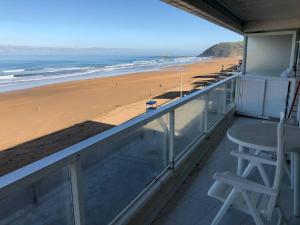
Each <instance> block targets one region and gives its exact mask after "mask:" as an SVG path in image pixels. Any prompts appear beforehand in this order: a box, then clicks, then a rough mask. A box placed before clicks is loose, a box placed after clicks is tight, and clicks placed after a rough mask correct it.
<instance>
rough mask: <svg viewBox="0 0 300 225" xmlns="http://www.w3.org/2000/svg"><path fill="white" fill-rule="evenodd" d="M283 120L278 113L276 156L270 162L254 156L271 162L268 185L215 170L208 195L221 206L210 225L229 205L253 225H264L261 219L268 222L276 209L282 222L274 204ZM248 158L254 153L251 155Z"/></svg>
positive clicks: (279, 173) (281, 166)
mask: <svg viewBox="0 0 300 225" xmlns="http://www.w3.org/2000/svg"><path fill="white" fill-rule="evenodd" d="M283 122H284V116H283V113H281V115H280V122H279V124H278V127H277V140H278V141H277V159H276V160H275V161H272V162H271V161H269V160H264V159H260V158H259V157H257V160H259V162H260V163H261V164H269V163H272V164H275V166H276V171H275V178H274V182H273V185H272V187H269V186H267V185H266V184H265V185H263V184H259V183H257V182H254V181H251V180H249V179H248V178H246V177H242V176H238V175H236V174H234V173H230V172H225V173H215V174H214V179H215V180H216V181H215V182H214V184H213V185H212V186H211V188H210V189H209V191H208V195H209V196H211V197H214V198H216V199H218V200H220V201H222V202H223V205H222V207H221V208H220V210H219V212H218V213H217V215H216V217H215V218H214V220H213V221H212V223H211V225H217V224H219V222H220V221H221V219H222V218H223V216H224V214H225V213H226V211H227V209H228V208H229V207H232V208H235V209H237V210H240V211H242V212H244V213H247V214H249V215H250V216H252V218H253V220H254V222H255V224H256V225H264V222H263V221H264V220H267V221H270V220H271V218H272V215H273V212H274V211H275V209H276V210H277V211H278V214H279V217H278V221H277V224H278V225H279V224H282V223H284V224H285V220H284V217H283V215H282V213H281V210H280V207H279V206H278V204H277V203H278V196H279V190H280V183H281V177H282V173H283V169H284V160H285V158H284V140H285V137H284V124H283ZM249 157H250V156H249ZM251 157H256V156H253V155H251Z"/></svg>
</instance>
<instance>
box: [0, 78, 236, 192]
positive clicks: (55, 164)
mask: <svg viewBox="0 0 300 225" xmlns="http://www.w3.org/2000/svg"><path fill="white" fill-rule="evenodd" d="M238 76H239V74H238V73H237V74H235V75H233V76H231V77H228V78H226V79H224V80H222V81H219V82H217V83H215V84H212V85H210V86H209V87H207V88H205V89H202V90H199V91H196V92H193V93H192V94H190V95H187V96H185V97H183V98H181V99H179V100H176V101H174V102H171V103H169V104H167V105H164V106H161V107H160V108H158V109H156V110H154V111H151V112H149V113H146V114H143V115H141V116H139V117H136V118H134V119H132V120H130V121H128V122H125V123H123V124H121V125H119V126H116V127H114V128H112V129H110V130H107V131H104V132H102V133H100V134H98V135H95V136H93V137H90V138H88V139H86V140H83V141H81V142H79V143H77V144H75V145H72V146H70V147H68V148H65V149H63V150H61V151H58V152H56V153H54V154H52V155H50V156H47V157H45V158H43V159H40V160H38V161H36V162H33V163H31V164H29V165H27V166H24V167H22V168H20V169H17V170H15V171H13V172H11V173H8V174H6V175H4V176H2V177H0V197H1V196H2V195H3V194H5V195H6V194H7V193H8V192H11V191H13V190H14V188H16V187H15V186H16V183H18V188H19V187H20V186H22V184H24V185H26V184H28V183H29V182H33V181H34V180H37V179H39V178H41V177H43V175H45V174H46V173H49V172H51V171H55V170H57V169H59V168H62V167H65V166H67V165H69V164H72V163H75V162H76V161H77V160H78V159H79V158H80V154H81V153H83V152H88V151H89V150H90V149H88V147H91V146H93V145H95V144H99V143H105V142H109V141H111V140H112V139H114V138H116V137H118V136H122V135H124V134H125V133H128V132H130V131H132V130H134V129H136V128H138V127H142V126H143V125H145V124H147V123H148V122H150V121H153V120H155V119H157V118H159V117H161V116H163V115H165V114H166V113H169V112H171V111H173V110H175V109H176V108H178V107H180V106H182V105H184V104H186V103H188V102H190V101H192V100H193V99H195V98H197V97H199V96H201V95H204V94H206V93H209V92H210V91H211V90H213V89H215V88H217V87H219V86H221V85H223V84H225V83H227V82H228V81H230V80H233V79H235V78H237V77H238Z"/></svg>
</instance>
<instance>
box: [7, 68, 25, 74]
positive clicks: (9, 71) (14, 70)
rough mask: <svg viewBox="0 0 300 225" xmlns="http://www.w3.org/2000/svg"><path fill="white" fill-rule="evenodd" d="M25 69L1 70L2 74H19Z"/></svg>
mask: <svg viewBox="0 0 300 225" xmlns="http://www.w3.org/2000/svg"><path fill="white" fill-rule="evenodd" d="M24 71H25V69H13V70H3V71H2V72H3V73H21V72H24Z"/></svg>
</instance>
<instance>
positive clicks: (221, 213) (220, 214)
mask: <svg viewBox="0 0 300 225" xmlns="http://www.w3.org/2000/svg"><path fill="white" fill-rule="evenodd" d="M238 193H239V192H238V191H236V190H235V189H232V191H231V192H230V194H229V195H228V197H227V199H226V201H225V202H224V204H223V205H222V207H221V208H220V210H219V211H218V213H217V215H216V217H215V218H214V220H213V221H212V223H211V225H217V224H219V223H220V221H221V219H222V218H223V216H224V214H225V213H226V211H227V209H228V208H229V207H230V205H231V203H232V201H233V200H234V198H235V197H236V196H237V194H238Z"/></svg>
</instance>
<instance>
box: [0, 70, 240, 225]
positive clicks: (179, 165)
mask: <svg viewBox="0 0 300 225" xmlns="http://www.w3.org/2000/svg"><path fill="white" fill-rule="evenodd" d="M237 79H238V75H233V76H231V77H228V78H226V79H224V80H222V81H219V82H217V83H215V84H213V85H211V86H209V87H208V88H205V89H203V90H199V91H197V92H194V93H192V94H190V95H188V96H185V97H183V98H182V99H180V100H176V101H174V102H172V103H170V104H167V105H165V106H162V107H160V108H158V109H156V110H154V111H152V112H149V113H146V114H144V115H142V116H140V117H137V118H135V119H133V120H131V121H128V122H127V123H124V124H122V125H120V126H118V127H115V128H112V129H110V130H108V131H105V132H103V133H101V134H99V135H96V136H94V137H91V138H89V139H87V140H84V141H82V142H80V143H78V144H76V145H74V146H71V147H69V148H66V149H64V150H62V151H59V152H57V153H55V154H53V155H51V156H49V157H46V158H44V159H41V160H39V161H37V162H35V163H32V164H30V165H28V166H25V167H23V168H21V169H18V170H16V171H14V172H12V173H9V174H7V175H4V176H2V177H1V178H0V206H1V212H0V224H31V225H35V224H36V225H38V224H60V225H63V224H76V225H79V224H80V225H83V224H149V223H150V222H151V221H153V220H154V219H155V216H156V215H157V212H158V211H159V210H160V209H161V207H162V206H163V202H166V201H167V200H168V199H170V198H173V197H172V193H173V192H174V191H175V190H176V189H177V187H179V186H180V185H181V184H182V181H183V180H185V178H186V177H187V176H188V174H189V172H190V171H191V170H192V169H193V167H194V165H195V164H196V163H197V162H198V161H199V160H200V159H201V158H203V157H204V155H205V154H206V153H207V151H208V150H209V149H211V146H214V145H213V144H214V142H215V141H217V140H218V138H219V136H220V135H221V134H223V133H224V131H225V130H226V128H227V127H228V125H229V123H230V121H231V120H232V118H233V112H234V108H235V92H236V91H235V90H236V86H237ZM221 131H222V132H221ZM166 193H168V194H166ZM212 201H213V200H212ZM141 221H143V222H141Z"/></svg>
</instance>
